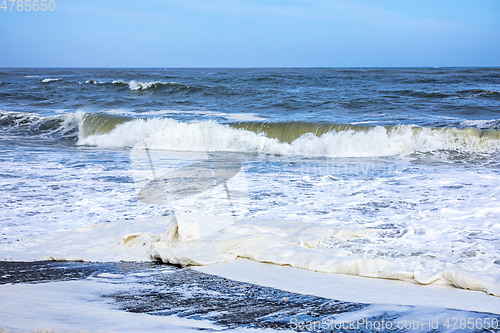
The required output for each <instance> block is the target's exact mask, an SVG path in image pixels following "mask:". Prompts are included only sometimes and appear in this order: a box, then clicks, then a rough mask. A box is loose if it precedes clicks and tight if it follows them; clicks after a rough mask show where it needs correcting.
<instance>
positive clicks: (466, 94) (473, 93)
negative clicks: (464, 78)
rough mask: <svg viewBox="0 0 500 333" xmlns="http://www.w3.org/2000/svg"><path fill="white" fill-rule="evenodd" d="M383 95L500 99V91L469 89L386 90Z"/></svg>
mask: <svg viewBox="0 0 500 333" xmlns="http://www.w3.org/2000/svg"><path fill="white" fill-rule="evenodd" d="M382 93H383V94H386V95H390V96H394V97H400V96H408V97H417V98H429V99H444V98H471V97H483V98H493V99H500V91H497V90H488V89H468V90H460V91H446V92H445V91H422V90H386V91H382Z"/></svg>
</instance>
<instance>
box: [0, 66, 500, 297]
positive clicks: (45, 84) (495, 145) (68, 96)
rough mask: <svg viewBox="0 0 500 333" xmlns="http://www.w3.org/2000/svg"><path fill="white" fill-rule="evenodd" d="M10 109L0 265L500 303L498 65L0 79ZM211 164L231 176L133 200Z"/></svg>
mask: <svg viewBox="0 0 500 333" xmlns="http://www.w3.org/2000/svg"><path fill="white" fill-rule="evenodd" d="M0 110H1V111H0V147H1V149H0V161H1V169H0V184H1V186H0V192H1V195H0V204H1V206H2V210H0V231H1V232H0V234H1V239H0V243H1V245H0V254H1V256H2V259H23V260H39V259H47V258H55V259H70V260H71V259H83V260H98V261H113V260H153V259H160V260H163V261H168V262H173V263H180V264H185V265H190V264H197V265H199V264H210V263H215V262H220V261H225V260H232V259H234V258H235V257H238V256H239V257H245V258H250V259H253V260H257V261H264V262H270V263H276V264H286V265H292V266H297V267H301V268H306V269H311V270H317V271H323V272H335V273H346V274H355V275H362V276H371V277H381V278H390V279H401V280H409V281H413V282H418V283H423V284H428V283H444V284H451V285H454V286H456V287H459V288H468V289H473V290H481V291H485V292H487V293H490V294H492V295H496V296H499V295H500V259H499V258H500V237H499V232H500V201H499V200H500V69H498V68H429V69H427V68H426V69H420V68H412V69H386V68H381V69H1V70H0ZM146 148H147V150H145V149H146ZM148 154H149V156H148ZM204 154H205V155H204ZM208 154H210V155H208ZM215 155H216V156H219V157H220V156H222V157H223V158H226V159H227V160H228V161H241V165H242V168H241V171H240V172H239V173H238V176H237V177H234V179H236V180H237V181H234V182H233V183H231V181H227V183H226V184H216V185H217V186H216V187H215V188H214V189H211V190H208V191H205V192H206V193H201V194H199V196H196V195H198V194H196V195H195V196H194V199H193V198H186V200H187V201H186V200H185V201H183V200H179V201H178V202H175V201H174V202H169V203H161V202H154V200H153V201H151V200H149V201H148V200H139V199H140V196H139V193H140V192H139V191H140V190H141V187H143V186H144V184H146V183H147V182H148V181H151V180H152V179H153V180H154V178H155V177H161V176H162V175H163V174H167V175H168V172H172V171H173V170H176V169H177V170H178V169H180V168H182V167H183V166H189V165H191V164H192V163H195V162H193V161H200V160H203V159H204V158H208V157H210V156H215ZM151 156H152V157H151ZM193 156H194V157H193ZM200 156H201V157H200ZM203 156H204V157H203ZM146 157H148V158H146ZM153 162H154V163H153ZM165 163H166V164H169V163H170V166H168V165H167V166H165ZM150 164H155V165H154V166H153V167H152V166H151V165H150ZM154 168H156V169H154ZM162 168H163V171H164V173H163V174H161V172H162ZM151 170H156V173H158V175H155V174H154V173H155V171H153V174H151ZM238 170H240V169H238ZM180 172H181V173H182V172H183V171H182V170H181V171H180ZM188 173H189V172H188ZM148 177H149V178H148ZM200 177H201V176H200ZM192 179H193V178H191V180H192ZM200 179H202V178H200ZM223 185H229V191H233V192H231V195H232V198H231V199H232V200H233V202H230V203H229V204H228V203H227V202H228V200H227V197H226V196H225V194H224V193H225V192H227V191H225V189H224V188H223ZM166 186H167V187H168V182H167V185H166ZM181 190H182V188H181ZM185 190H186V191H187V192H189V191H190V190H189V189H187V188H186V189H185ZM167 191H168V190H167ZM187 192H186V193H187ZM195 192H196V191H195ZM154 193H156V192H153V194H154ZM238 193H239V195H236V194H238ZM226 194H227V193H226ZM181 196H182V195H181ZM186 196H187V195H186ZM240 199H241V200H240ZM160 201H161V200H160ZM180 207H181V208H182V209H181V208H180ZM180 210H182V212H184V213H186V214H187V216H188V217H187V218H184V219H183V218H179V219H178V225H173V224H172V223H171V217H172V214H173V213H174V212H176V211H180ZM200 212H201V213H203V214H205V216H204V217H203V218H199V216H198V215H193V214H195V213H196V214H199V213H200ZM189 214H192V215H189ZM193 216H194V217H193ZM195 217H196V218H195ZM228 218H232V220H231V221H230V222H228ZM169 223H170V224H169ZM167 225H170V229H168V230H167V232H165V228H166V227H167ZM77 228H79V229H77ZM75 229H76V231H75ZM113 237H115V238H116V239H115V238H113ZM27 239H29V240H28V241H26V240H27ZM96 239H97V240H99V241H100V242H97V240H96ZM106 240H109V242H108V243H106ZM18 241H21V242H18Z"/></svg>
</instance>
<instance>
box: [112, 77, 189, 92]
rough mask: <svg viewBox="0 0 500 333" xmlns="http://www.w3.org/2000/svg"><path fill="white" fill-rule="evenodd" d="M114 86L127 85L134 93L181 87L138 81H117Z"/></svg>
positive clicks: (174, 83) (172, 84)
mask: <svg viewBox="0 0 500 333" xmlns="http://www.w3.org/2000/svg"><path fill="white" fill-rule="evenodd" d="M113 84H118V85H126V86H128V88H129V89H130V90H132V91H140V90H148V89H151V88H157V87H161V86H169V85H170V86H176V85H181V84H179V83H177V82H162V81H146V82H144V81H136V80H131V81H128V82H127V81H122V80H115V81H113Z"/></svg>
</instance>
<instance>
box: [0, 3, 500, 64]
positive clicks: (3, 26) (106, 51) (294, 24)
mask: <svg viewBox="0 0 500 333" xmlns="http://www.w3.org/2000/svg"><path fill="white" fill-rule="evenodd" d="M2 1H3V0H0V2H2ZM34 1H35V0H31V3H33V2H34ZM44 1H45V2H44V4H49V1H48V0H44ZM19 2H20V3H21V4H23V7H17V5H18V3H19ZM50 2H51V3H50V5H51V7H50V8H52V9H54V10H53V11H51V10H46V11H41V10H40V8H39V10H38V11H34V10H33V9H34V7H32V8H31V10H30V11H26V9H28V8H29V6H28V5H30V4H31V3H30V0H21V1H17V0H16V2H15V4H14V6H12V4H13V2H12V0H11V1H9V0H6V1H5V3H4V4H3V6H2V8H0V31H1V32H0V67H114V68H121V67H165V68H167V67H170V68H173V67H190V68H191V67H432V66H439V67H445V66H450V67H457V66H500V0H467V1H464V0H342V1H339V0H175V1H174V0H135V1H131V0H80V1H76V0H50ZM26 3H27V4H28V5H26ZM33 4H34V3H33ZM38 4H41V3H40V2H38ZM24 5H26V6H24ZM11 6H12V8H11ZM19 8H23V9H24V10H22V11H18V9H19Z"/></svg>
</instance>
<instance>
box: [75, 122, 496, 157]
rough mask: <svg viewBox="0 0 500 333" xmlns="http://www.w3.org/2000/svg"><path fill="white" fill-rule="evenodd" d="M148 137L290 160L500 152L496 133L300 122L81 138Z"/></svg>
mask: <svg viewBox="0 0 500 333" xmlns="http://www.w3.org/2000/svg"><path fill="white" fill-rule="evenodd" d="M85 131H88V129H86V128H83V129H82V131H81V133H84V132H85ZM200 133H201V134H202V135H201V136H200ZM146 138H148V142H149V144H150V145H151V146H150V148H152V149H171V150H186V151H204V150H206V149H208V150H211V151H232V152H244V153H254V154H273V155H286V156H295V155H300V156H324V157H373V156H393V155H401V154H411V153H415V152H433V151H439V150H452V151H460V152H466V153H488V152H494V151H498V150H500V131H497V130H479V129H475V128H463V129H459V128H454V127H448V128H432V127H418V126H412V125H396V126H359V125H351V124H311V123H301V122H291V123H263V122H249V123H236V124H220V123H217V122H215V121H203V122H193V123H184V122H179V121H176V120H174V119H169V118H153V119H148V120H146V119H134V120H132V121H128V122H123V123H121V124H116V126H114V127H113V129H112V130H111V131H110V132H108V133H100V134H98V135H90V136H82V135H81V136H80V140H79V144H84V145H95V146H99V147H117V148H123V147H133V146H134V145H135V144H136V143H137V142H139V141H141V140H145V139H146ZM200 138H202V139H200Z"/></svg>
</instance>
